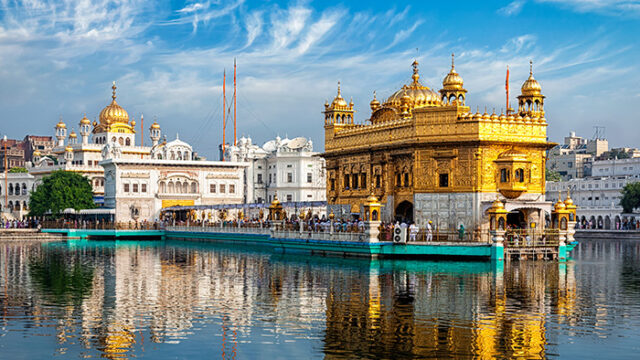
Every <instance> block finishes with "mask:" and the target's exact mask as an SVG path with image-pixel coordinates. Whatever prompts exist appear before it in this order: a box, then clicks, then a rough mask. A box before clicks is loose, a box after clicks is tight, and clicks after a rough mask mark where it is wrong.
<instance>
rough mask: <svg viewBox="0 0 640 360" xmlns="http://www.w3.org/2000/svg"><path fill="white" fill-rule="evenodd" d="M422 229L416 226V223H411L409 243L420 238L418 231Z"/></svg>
mask: <svg viewBox="0 0 640 360" xmlns="http://www.w3.org/2000/svg"><path fill="white" fill-rule="evenodd" d="M419 230H420V229H419V228H418V226H417V225H416V223H413V222H412V223H411V225H410V226H409V241H416V240H417V238H418V231H419Z"/></svg>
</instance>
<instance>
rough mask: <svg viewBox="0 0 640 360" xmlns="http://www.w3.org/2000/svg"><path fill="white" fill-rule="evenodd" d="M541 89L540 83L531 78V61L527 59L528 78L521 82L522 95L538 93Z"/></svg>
mask: <svg viewBox="0 0 640 360" xmlns="http://www.w3.org/2000/svg"><path fill="white" fill-rule="evenodd" d="M541 91H542V87H541V86H540V83H539V82H538V80H536V79H534V78H533V62H532V61H529V78H528V79H527V81H525V82H524V84H522V95H540V93H541Z"/></svg>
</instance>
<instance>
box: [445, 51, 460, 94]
mask: <svg viewBox="0 0 640 360" xmlns="http://www.w3.org/2000/svg"><path fill="white" fill-rule="evenodd" d="M463 85H464V82H463V81H462V77H460V75H458V73H457V72H456V68H455V65H454V63H453V54H451V71H449V73H448V74H447V76H445V77H444V80H442V88H443V89H444V90H460V89H462V86H463Z"/></svg>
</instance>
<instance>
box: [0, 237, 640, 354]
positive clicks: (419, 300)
mask: <svg viewBox="0 0 640 360" xmlns="http://www.w3.org/2000/svg"><path fill="white" fill-rule="evenodd" d="M572 255H573V258H574V259H573V260H571V261H569V262H567V263H557V262H523V263H511V264H505V266H504V268H503V269H495V268H494V267H493V266H492V265H491V264H490V263H474V262H433V261H430V262H427V261H387V260H385V261H369V260H362V259H343V258H323V257H317V256H305V255H288V254H274V253H271V252H265V251H261V250H259V249H255V248H249V247H244V248H233V247H229V246H222V245H215V244H203V243H190V242H170V241H168V242H143V243H136V242H120V241H119V242H117V243H115V242H106V241H105V242H96V241H92V242H87V241H75V242H69V243H48V244H26V243H11V242H8V243H0V358H2V359H40V358H43V359H44V358H47V359H48V358H80V357H83V358H86V357H93V358H101V357H104V358H118V359H124V358H151V359H187V358H223V359H292V358H294V359H305V358H329V359H342V358H388V359H392V358H393V359H395V358H416V359H418V358H487V359H489V358H514V357H519V358H531V359H536V358H563V359H570V358H575V359H602V358H607V359H613V358H620V359H623V358H637V354H638V353H639V352H640V242H624V241H616V240H610V241H605V240H602V241H588V242H583V243H580V244H579V245H578V246H577V247H576V249H575V250H574V251H573V252H572Z"/></svg>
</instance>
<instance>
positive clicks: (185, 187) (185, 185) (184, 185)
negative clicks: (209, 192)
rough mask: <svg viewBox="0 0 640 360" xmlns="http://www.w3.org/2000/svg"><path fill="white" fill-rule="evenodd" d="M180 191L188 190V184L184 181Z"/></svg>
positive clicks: (185, 191) (186, 191)
mask: <svg viewBox="0 0 640 360" xmlns="http://www.w3.org/2000/svg"><path fill="white" fill-rule="evenodd" d="M182 192H183V193H185V194H187V193H188V192H189V184H188V183H187V182H186V181H185V182H183V183H182Z"/></svg>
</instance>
